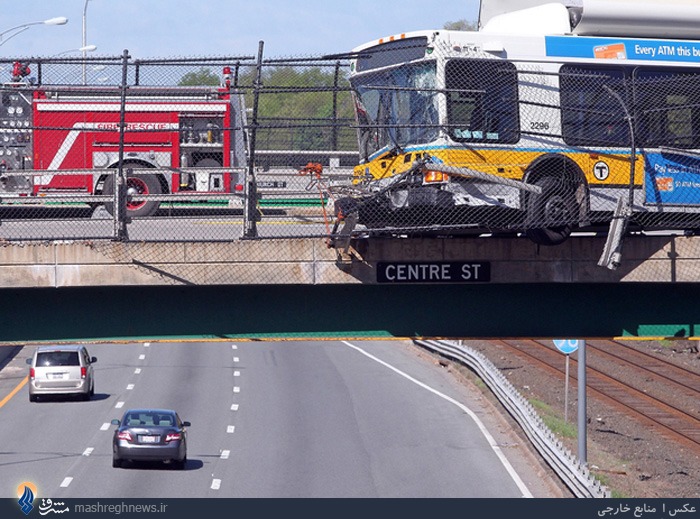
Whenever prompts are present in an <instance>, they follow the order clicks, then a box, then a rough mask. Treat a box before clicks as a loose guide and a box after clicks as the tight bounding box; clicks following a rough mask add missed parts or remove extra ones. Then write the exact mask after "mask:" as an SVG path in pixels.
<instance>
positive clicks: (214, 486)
mask: <svg viewBox="0 0 700 519" xmlns="http://www.w3.org/2000/svg"><path fill="white" fill-rule="evenodd" d="M220 488H221V480H220V479H212V480H211V489H212V490H219V489H220Z"/></svg>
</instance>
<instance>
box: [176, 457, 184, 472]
mask: <svg viewBox="0 0 700 519" xmlns="http://www.w3.org/2000/svg"><path fill="white" fill-rule="evenodd" d="M186 464H187V458H183V459H181V460H175V461H173V467H174V468H175V469H177V470H185V465H186Z"/></svg>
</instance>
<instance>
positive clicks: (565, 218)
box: [525, 177, 578, 245]
mask: <svg viewBox="0 0 700 519" xmlns="http://www.w3.org/2000/svg"><path fill="white" fill-rule="evenodd" d="M533 184H534V185H536V186H539V187H541V188H542V193H541V194H539V195H538V194H534V193H532V194H530V195H529V196H528V200H527V218H526V220H525V221H526V225H525V236H527V237H528V238H529V239H530V241H532V242H534V243H536V244H538V245H559V244H561V243H563V242H565V241H566V240H567V238H569V236H570V235H571V231H572V229H573V222H574V220H575V219H576V215H577V214H578V210H577V208H576V198H575V196H574V191H573V189H572V188H571V187H570V186H568V185H566V184H565V183H563V182H561V181H559V180H557V179H555V178H553V177H541V178H539V179H537V180H535V181H534V182H533ZM548 224H551V225H548Z"/></svg>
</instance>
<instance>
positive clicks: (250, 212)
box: [243, 41, 264, 238]
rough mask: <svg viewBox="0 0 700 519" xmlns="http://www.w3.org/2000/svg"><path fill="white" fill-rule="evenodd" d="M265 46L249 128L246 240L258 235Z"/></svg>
mask: <svg viewBox="0 0 700 519" xmlns="http://www.w3.org/2000/svg"><path fill="white" fill-rule="evenodd" d="M263 45H264V43H263V42H262V41H261V42H260V43H259V44H258V61H257V64H256V69H255V81H254V83H253V120H252V121H251V123H250V125H249V128H250V131H249V134H248V135H249V143H250V150H249V153H248V168H247V172H248V174H247V178H246V181H245V197H244V209H243V236H244V237H245V238H255V237H257V235H258V229H257V224H256V222H257V220H258V214H257V202H258V190H257V185H256V182H255V144H256V143H255V139H256V135H257V129H258V102H259V100H260V87H261V83H262V58H263Z"/></svg>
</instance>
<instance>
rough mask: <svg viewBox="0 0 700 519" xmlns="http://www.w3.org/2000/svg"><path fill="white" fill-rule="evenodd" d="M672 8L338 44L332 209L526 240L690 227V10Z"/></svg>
mask: <svg viewBox="0 0 700 519" xmlns="http://www.w3.org/2000/svg"><path fill="white" fill-rule="evenodd" d="M676 7H677V6H674V5H672V4H670V3H668V2H663V3H661V2H658V3H654V2H639V3H638V4H635V7H634V8H630V5H629V3H627V4H626V8H624V9H621V8H620V3H618V2H615V1H610V0H609V1H606V2H587V1H585V0H584V3H583V6H582V7H580V6H575V7H567V6H565V5H562V4H546V5H541V6H536V7H532V8H528V9H523V10H519V11H514V12H509V13H503V14H499V15H497V16H494V17H492V18H491V19H490V20H489V21H488V22H487V23H486V24H485V25H484V26H483V27H481V28H480V29H479V30H477V31H473V32H472V31H452V30H426V31H415V32H410V33H405V34H400V35H396V36H391V37H388V38H382V39H380V40H376V41H372V42H369V43H367V44H364V45H361V46H359V47H357V48H355V49H353V51H352V53H351V56H350V57H351V63H350V77H349V81H350V85H351V92H352V95H353V99H354V106H355V117H356V123H357V134H358V144H359V152H360V161H359V164H358V165H357V166H356V167H355V168H354V173H353V184H352V190H350V191H349V192H348V193H347V194H346V195H344V196H342V197H339V198H338V199H337V200H336V203H335V210H336V215H337V221H338V222H345V225H346V226H348V225H351V226H352V227H351V228H350V229H345V231H346V232H349V231H353V232H354V231H358V232H359V231H362V232H367V231H368V232H369V234H370V235H372V233H375V234H377V235H379V234H394V235H432V234H440V235H455V234H456V235H459V234H485V233H493V234H497V233H505V234H509V235H525V236H527V237H528V238H529V239H530V240H532V241H533V242H535V243H536V244H539V245H558V244H561V243H563V242H564V241H565V240H567V239H568V238H569V236H570V235H571V233H572V232H574V231H585V230H593V231H595V232H598V233H601V234H603V235H608V236H610V235H611V233H612V230H613V225H617V227H616V232H617V234H618V239H621V238H620V237H619V236H621V235H622V234H624V233H629V232H632V231H635V230H638V231H639V232H644V231H650V230H663V231H669V230H670V231H679V232H680V231H684V232H694V231H696V230H698V229H700V7H693V6H689V5H688V4H685V5H684V6H683V8H682V9H680V8H678V9H676ZM620 229H622V231H620ZM621 232H622V234H621Z"/></svg>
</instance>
